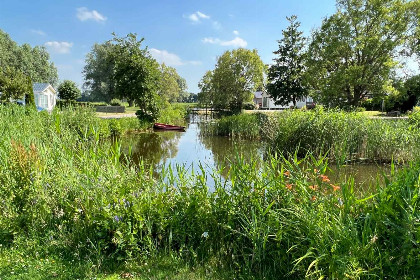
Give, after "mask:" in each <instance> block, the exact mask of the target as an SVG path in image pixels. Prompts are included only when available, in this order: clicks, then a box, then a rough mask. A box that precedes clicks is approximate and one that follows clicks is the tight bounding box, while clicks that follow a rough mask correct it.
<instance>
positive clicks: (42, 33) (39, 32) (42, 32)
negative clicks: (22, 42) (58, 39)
mask: <svg viewBox="0 0 420 280" xmlns="http://www.w3.org/2000/svg"><path fill="white" fill-rule="evenodd" d="M31 32H32V33H33V34H36V35H40V36H46V35H47V33H45V32H44V31H42V30H40V29H31Z"/></svg>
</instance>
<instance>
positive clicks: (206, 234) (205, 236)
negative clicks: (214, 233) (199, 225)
mask: <svg viewBox="0 0 420 280" xmlns="http://www.w3.org/2000/svg"><path fill="white" fill-rule="evenodd" d="M201 237H204V238H207V237H209V233H208V232H207V231H205V232H203V234H202V235H201Z"/></svg>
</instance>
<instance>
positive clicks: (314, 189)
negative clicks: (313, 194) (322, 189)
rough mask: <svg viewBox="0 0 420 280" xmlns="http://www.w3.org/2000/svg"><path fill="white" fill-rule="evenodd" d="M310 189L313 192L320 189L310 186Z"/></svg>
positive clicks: (316, 186)
mask: <svg viewBox="0 0 420 280" xmlns="http://www.w3.org/2000/svg"><path fill="white" fill-rule="evenodd" d="M309 188H310V189H311V190H313V191H316V190H317V189H318V185H313V186H309Z"/></svg>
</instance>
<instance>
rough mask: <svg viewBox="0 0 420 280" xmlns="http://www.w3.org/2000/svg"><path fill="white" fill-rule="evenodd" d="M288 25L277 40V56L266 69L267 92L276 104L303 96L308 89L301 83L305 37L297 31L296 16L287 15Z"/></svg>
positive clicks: (303, 68)
mask: <svg viewBox="0 0 420 280" xmlns="http://www.w3.org/2000/svg"><path fill="white" fill-rule="evenodd" d="M287 20H288V21H289V26H288V27H287V29H286V30H283V31H282V33H283V38H282V39H281V40H279V41H278V43H279V49H278V50H277V51H275V52H274V54H275V55H277V57H276V58H275V59H273V60H274V62H275V63H274V64H273V65H271V66H270V68H269V69H268V84H267V92H268V94H269V95H270V96H271V97H272V98H273V99H274V101H275V104H277V105H288V104H289V103H290V102H293V105H294V106H295V107H296V102H297V100H299V99H301V98H303V97H305V96H306V95H307V94H308V90H307V88H306V86H305V85H304V83H303V76H304V71H305V65H304V47H305V38H304V37H303V32H302V31H299V27H300V22H298V21H297V17H296V16H291V17H288V18H287Z"/></svg>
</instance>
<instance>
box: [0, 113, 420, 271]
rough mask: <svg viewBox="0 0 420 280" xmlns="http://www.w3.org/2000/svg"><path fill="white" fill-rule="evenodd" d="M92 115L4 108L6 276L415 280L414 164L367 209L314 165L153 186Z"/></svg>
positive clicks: (238, 166)
mask: <svg viewBox="0 0 420 280" xmlns="http://www.w3.org/2000/svg"><path fill="white" fill-rule="evenodd" d="M86 114H87V113H86ZM88 116H89V115H87V116H86V117H83V118H82V117H80V115H77V116H75V115H73V113H72V112H61V113H58V112H56V113H53V114H52V115H49V114H43V113H41V114H40V113H36V112H32V111H25V110H24V108H20V107H12V108H4V107H0V120H1V121H0V131H1V132H2V133H1V134H0V135H1V136H0V137H1V138H0V140H1V141H0V200H1V201H2V203H1V204H0V225H1V227H0V245H1V246H0V263H1V264H0V276H1V278H5V279H9V278H10V279H13V278H14V279H25V277H26V279H33V275H36V274H35V272H34V271H38V272H39V273H40V274H38V275H41V276H40V278H42V279H48V278H51V279H73V278H81V279H84V278H94V277H98V278H99V279H100V278H103V279H106V278H108V276H109V275H111V276H109V277H114V278H110V279H118V278H123V276H124V275H127V274H125V273H129V274H130V275H133V276H135V277H137V278H138V279H148V278H146V277H147V275H150V273H151V272H153V271H156V274H155V275H159V273H161V274H160V275H162V277H161V278H159V277H155V275H151V276H150V278H151V279H165V277H174V278H176V277H178V278H184V279H185V278H192V279H209V278H210V279H218V278H226V279H232V278H233V277H237V278H243V279H278V278H279V277H282V278H296V279H302V278H304V277H308V278H309V279H315V278H316V279H318V278H320V277H324V278H335V279H344V278H374V279H383V278H405V279H416V278H418V277H419V276H420V274H419V273H420V272H419V270H418V268H419V267H420V263H419V259H418V255H419V245H418V244H419V241H420V230H419V227H420V224H419V219H420V216H419V201H418V198H419V176H420V174H419V172H420V171H419V170H420V165H418V164H412V165H410V166H409V167H408V168H407V169H406V170H404V171H402V172H401V173H400V174H398V175H395V176H393V177H392V178H388V179H386V180H385V183H384V184H383V185H380V184H379V181H378V186H377V190H376V191H375V192H374V193H373V194H367V195H366V197H363V198H358V197H356V196H355V194H354V189H353V183H352V180H351V179H349V180H348V181H347V182H331V181H329V180H330V179H329V178H328V177H326V176H325V172H326V168H327V165H328V164H327V162H326V161H325V160H324V159H322V158H320V159H319V158H313V157H311V156H306V157H305V158H304V159H302V160H303V161H305V164H304V166H305V167H304V169H302V167H301V166H302V164H300V163H299V162H298V160H297V159H296V158H295V159H292V160H286V159H285V158H282V157H269V158H267V159H266V161H265V163H263V164H262V165H261V169H258V168H255V166H256V162H254V161H252V160H247V161H245V160H241V159H238V161H237V162H236V163H234V164H232V167H231V169H230V171H229V181H228V183H225V182H224V180H222V179H221V178H220V176H219V175H218V174H217V172H215V173H214V174H201V175H192V174H189V173H187V172H185V171H183V170H182V168H179V170H178V174H179V176H178V177H177V178H173V176H171V172H170V170H167V171H165V172H163V174H162V178H160V179H156V178H153V176H152V172H150V171H149V170H145V169H144V168H142V167H141V166H140V167H135V166H133V165H130V164H129V165H124V164H122V163H121V162H122V161H121V157H122V156H123V155H122V154H121V149H120V144H119V143H118V141H115V142H112V143H111V141H101V135H102V134H101V133H102V131H103V130H102V129H101V126H102V123H101V122H97V120H96V119H95V118H93V119H90V118H89V117H88ZM108 133H110V132H108ZM206 176H214V178H215V187H214V189H215V191H214V192H212V193H210V192H209V191H208V186H207V185H206V180H205V177H206ZM163 177H166V178H167V179H166V180H163ZM174 260H176V261H174ZM165 262H175V263H176V264H177V265H176V266H177V267H178V269H179V270H178V273H177V272H174V273H173V272H169V271H168V272H165V267H166V268H167V267H168V266H165ZM157 263H158V264H157ZM169 267H170V266H169ZM44 272H45V273H44ZM43 273H44V274H43ZM148 273H149V274H148ZM171 273H172V274H171ZM25 275H26V276H25ZM28 275H29V276H28ZM31 275H32V276H31ZM43 275H44V276H45V277H44V276H43ZM142 277H144V278H142ZM153 277H155V278H153Z"/></svg>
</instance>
